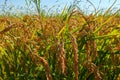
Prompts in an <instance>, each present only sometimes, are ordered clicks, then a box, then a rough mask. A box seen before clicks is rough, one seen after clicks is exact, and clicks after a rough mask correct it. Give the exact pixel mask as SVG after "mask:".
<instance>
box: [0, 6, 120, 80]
mask: <svg viewBox="0 0 120 80" xmlns="http://www.w3.org/2000/svg"><path fill="white" fill-rule="evenodd" d="M110 9H111V8H109V9H108V10H106V11H105V12H104V13H102V14H100V13H99V12H95V13H93V14H89V15H86V14H84V13H83V12H81V11H79V10H78V11H77V10H76V11H75V10H74V9H72V10H71V11H70V12H69V9H64V10H63V11H62V13H61V14H57V15H44V14H40V15H23V16H19V17H16V16H5V15H1V16H0V80H120V15H119V10H118V11H116V12H114V13H110ZM39 12H40V11H39V7H38V13H39Z"/></svg>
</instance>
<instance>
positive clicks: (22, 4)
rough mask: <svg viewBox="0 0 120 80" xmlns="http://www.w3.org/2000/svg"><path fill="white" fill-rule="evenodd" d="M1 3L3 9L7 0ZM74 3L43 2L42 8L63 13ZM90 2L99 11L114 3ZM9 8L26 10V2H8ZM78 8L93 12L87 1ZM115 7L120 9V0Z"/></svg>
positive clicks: (63, 0)
mask: <svg viewBox="0 0 120 80" xmlns="http://www.w3.org/2000/svg"><path fill="white" fill-rule="evenodd" d="M0 1H1V2H0V7H2V5H4V1H5V0H0ZM73 1H74V0H41V6H42V8H43V9H45V10H46V11H47V10H49V9H51V12H52V10H54V11H55V10H56V11H61V10H62V9H63V7H64V6H65V5H67V6H69V5H70V4H72V2H73ZM89 1H91V2H92V3H93V4H94V5H95V7H96V8H98V6H99V9H103V8H104V9H105V8H108V7H109V6H110V5H111V4H112V3H113V1H114V0H89ZM100 1H101V2H100ZM99 3H100V4H99ZM7 6H14V9H15V8H16V9H18V8H20V9H21V7H22V9H24V7H25V0H7ZM53 6H54V7H53ZM78 6H79V7H80V8H81V9H82V10H84V11H89V10H90V11H91V10H93V7H92V6H91V5H90V4H89V3H88V2H87V0H81V2H80V3H79V4H78ZM52 7H53V8H52ZM114 7H116V8H120V0H117V3H116V4H115V6H114ZM31 8H33V6H31ZM0 9H2V8H0Z"/></svg>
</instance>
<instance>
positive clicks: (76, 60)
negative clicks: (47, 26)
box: [70, 34, 79, 80]
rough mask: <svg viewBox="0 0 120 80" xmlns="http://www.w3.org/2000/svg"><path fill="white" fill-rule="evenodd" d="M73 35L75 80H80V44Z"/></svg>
mask: <svg viewBox="0 0 120 80" xmlns="http://www.w3.org/2000/svg"><path fill="white" fill-rule="evenodd" d="M70 35H71V41H72V46H73V53H74V60H73V61H74V74H75V78H74V80H78V75H79V70H78V65H79V62H78V44H77V40H76V38H75V37H74V36H73V35H72V34H70Z"/></svg>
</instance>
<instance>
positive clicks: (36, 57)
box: [29, 53, 52, 80]
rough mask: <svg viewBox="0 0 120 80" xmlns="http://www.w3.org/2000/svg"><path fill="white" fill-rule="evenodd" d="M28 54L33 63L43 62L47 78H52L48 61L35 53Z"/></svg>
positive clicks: (49, 79) (50, 79) (48, 79)
mask: <svg viewBox="0 0 120 80" xmlns="http://www.w3.org/2000/svg"><path fill="white" fill-rule="evenodd" d="M29 56H30V58H31V59H32V61H33V62H34V63H35V64H36V63H39V64H40V63H42V64H43V66H44V68H45V73H46V78H47V80H52V76H51V70H50V67H49V64H48V62H47V61H46V60H45V59H44V58H43V57H40V56H39V55H38V54H37V53H31V54H29Z"/></svg>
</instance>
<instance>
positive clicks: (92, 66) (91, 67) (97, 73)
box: [86, 61, 102, 80]
mask: <svg viewBox="0 0 120 80" xmlns="http://www.w3.org/2000/svg"><path fill="white" fill-rule="evenodd" d="M86 67H87V68H88V70H89V71H90V73H94V75H95V80H101V79H102V77H101V74H100V71H99V70H98V69H97V66H96V65H95V64H94V63H91V62H89V61H88V62H86Z"/></svg>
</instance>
